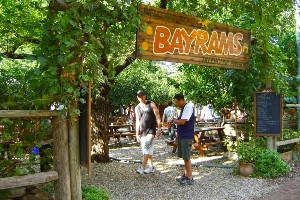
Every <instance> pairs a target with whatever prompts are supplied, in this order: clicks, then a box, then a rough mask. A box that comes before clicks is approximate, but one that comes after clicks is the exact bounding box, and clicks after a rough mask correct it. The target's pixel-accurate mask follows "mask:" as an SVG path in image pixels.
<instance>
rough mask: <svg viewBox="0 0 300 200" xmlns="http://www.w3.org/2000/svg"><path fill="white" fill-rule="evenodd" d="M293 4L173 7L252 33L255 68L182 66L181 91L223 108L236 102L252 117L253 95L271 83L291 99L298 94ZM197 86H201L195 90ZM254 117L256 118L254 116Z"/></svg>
mask: <svg viewBox="0 0 300 200" xmlns="http://www.w3.org/2000/svg"><path fill="white" fill-rule="evenodd" d="M293 5H294V1H285V0H280V1H276V2H275V1H270V0H262V1H239V0H234V1H230V4H228V2H227V1H218V0H214V1H206V0H201V1H196V0H195V1H192V0H191V1H184V2H183V1H179V0H174V1H171V2H169V4H168V8H169V9H171V10H174V11H177V12H183V13H186V14H192V15H194V16H197V17H200V18H202V19H209V20H212V21H216V22H220V23H224V24H228V25H231V26H235V27H239V28H241V29H246V30H251V36H252V38H253V41H252V45H251V60H250V68H249V70H246V71H237V70H227V69H215V68H212V67H202V66H195V65H187V64H183V65H182V66H181V67H180V71H181V72H182V73H183V76H182V77H183V81H182V84H181V85H180V90H181V91H183V93H186V94H189V95H190V96H191V98H192V99H193V100H194V101H195V102H196V103H200V104H203V105H205V104H206V102H207V100H212V101H213V102H214V103H215V107H216V109H217V110H218V109H220V108H222V107H224V106H226V105H228V104H231V103H232V102H233V101H234V98H235V97H236V98H237V101H238V103H239V106H240V107H241V108H244V109H246V110H247V111H248V112H249V113H250V114H251V113H252V110H253V98H254V92H255V91H257V90H261V89H263V88H264V87H265V80H266V77H268V78H269V79H270V80H271V83H272V87H273V88H274V89H275V90H276V91H277V92H282V93H283V94H284V95H285V96H286V97H293V96H296V94H297V85H299V82H298V81H297V77H296V70H297V62H296V60H297V57H296V54H295V52H296V42H295V31H294V30H295V19H294V18H295V17H294V7H293ZM195 86H196V87H195ZM250 118H251V116H250Z"/></svg>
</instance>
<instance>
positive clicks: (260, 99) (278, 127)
mask: <svg viewBox="0 0 300 200" xmlns="http://www.w3.org/2000/svg"><path fill="white" fill-rule="evenodd" d="M254 131H255V135H256V136H263V135H267V136H281V133H282V95H281V94H276V93H275V92H273V91H266V92H256V93H255V97H254Z"/></svg>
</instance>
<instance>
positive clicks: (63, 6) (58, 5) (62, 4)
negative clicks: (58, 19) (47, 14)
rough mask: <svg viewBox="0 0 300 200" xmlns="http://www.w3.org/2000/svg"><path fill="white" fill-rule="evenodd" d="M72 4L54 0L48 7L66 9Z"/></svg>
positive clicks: (59, 9) (56, 9)
mask: <svg viewBox="0 0 300 200" xmlns="http://www.w3.org/2000/svg"><path fill="white" fill-rule="evenodd" d="M73 5H74V2H73V3H71V4H66V3H65V2H64V1H63V0H54V1H52V3H51V4H50V9H51V10H55V11H66V10H67V9H69V8H71V7H72V6H73Z"/></svg>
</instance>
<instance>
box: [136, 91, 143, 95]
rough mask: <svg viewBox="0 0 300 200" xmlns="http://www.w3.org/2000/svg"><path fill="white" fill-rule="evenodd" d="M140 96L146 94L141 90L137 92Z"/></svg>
mask: <svg viewBox="0 0 300 200" xmlns="http://www.w3.org/2000/svg"><path fill="white" fill-rule="evenodd" d="M136 94H137V95H138V96H144V95H145V92H144V91H143V90H139V91H137V93H136Z"/></svg>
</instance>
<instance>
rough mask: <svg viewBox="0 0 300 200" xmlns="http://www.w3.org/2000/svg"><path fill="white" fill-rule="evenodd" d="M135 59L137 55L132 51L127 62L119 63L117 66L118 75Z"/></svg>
mask: <svg viewBox="0 0 300 200" xmlns="http://www.w3.org/2000/svg"><path fill="white" fill-rule="evenodd" d="M134 61H135V56H134V53H132V54H131V55H130V56H128V57H127V58H126V60H125V62H124V63H123V64H122V65H119V66H118V67H117V68H116V76H117V75H119V74H120V73H121V72H122V71H123V70H124V69H125V68H126V67H128V66H129V65H130V64H132V63H133V62H134Z"/></svg>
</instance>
